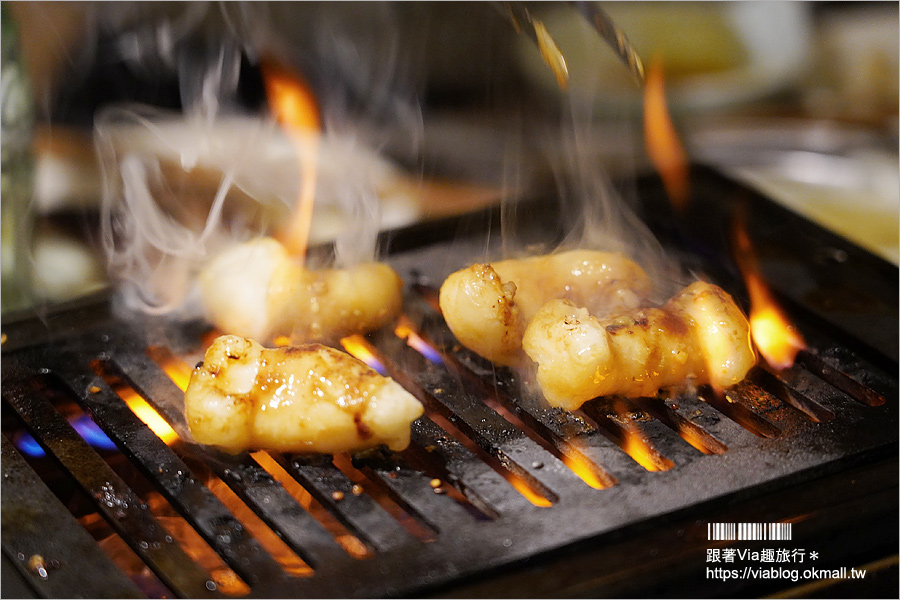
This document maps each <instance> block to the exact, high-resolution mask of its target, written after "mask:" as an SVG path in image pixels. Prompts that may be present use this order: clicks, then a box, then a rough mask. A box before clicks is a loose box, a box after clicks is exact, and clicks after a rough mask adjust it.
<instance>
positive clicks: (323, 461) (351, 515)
mask: <svg viewBox="0 0 900 600" xmlns="http://www.w3.org/2000/svg"><path fill="white" fill-rule="evenodd" d="M282 466H283V467H284V469H285V470H286V471H287V472H288V473H290V474H291V475H292V476H293V477H294V478H295V479H296V480H297V481H298V482H299V483H300V485H302V486H303V487H305V488H306V489H307V490H308V491H309V492H310V494H312V495H313V497H314V498H315V499H316V500H317V501H318V502H319V503H320V504H322V505H323V506H324V507H325V508H327V509H328V510H329V511H330V512H331V513H333V514H334V515H335V516H336V517H337V519H338V520H339V521H340V522H341V523H342V524H343V525H344V526H345V527H347V529H349V530H350V532H351V533H352V534H353V535H355V536H357V537H358V538H360V539H361V540H362V541H363V542H364V543H366V544H367V545H369V546H370V547H372V548H374V549H375V550H376V551H378V552H386V551H388V550H392V549H394V548H398V547H400V546H405V545H407V544H411V543H414V542H415V538H414V537H413V535H412V534H411V533H409V532H408V531H407V530H406V529H404V528H403V526H402V525H400V523H398V522H397V520H396V519H394V517H392V516H391V515H390V513H388V512H387V511H386V510H385V509H384V508H382V507H381V506H380V505H379V504H378V503H377V502H375V500H374V499H372V498H371V497H370V496H368V495H366V494H361V495H354V493H353V485H354V484H353V482H352V481H351V480H350V479H349V478H348V477H347V476H346V475H344V473H343V472H342V471H341V470H340V469H338V468H337V467H336V466H335V465H334V464H333V463H332V461H331V457H330V456H292V457H290V458H289V459H286V460H284V462H283V463H282Z"/></svg>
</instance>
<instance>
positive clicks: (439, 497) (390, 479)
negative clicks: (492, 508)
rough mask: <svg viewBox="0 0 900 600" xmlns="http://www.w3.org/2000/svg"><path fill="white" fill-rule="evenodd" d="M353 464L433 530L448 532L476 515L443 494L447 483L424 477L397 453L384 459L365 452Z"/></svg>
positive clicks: (424, 475)
mask: <svg viewBox="0 0 900 600" xmlns="http://www.w3.org/2000/svg"><path fill="white" fill-rule="evenodd" d="M353 463H354V465H355V466H357V467H358V468H361V469H363V470H364V471H365V472H366V473H368V474H370V476H371V478H372V479H374V480H376V481H379V482H380V483H381V484H382V485H383V486H384V487H385V488H387V489H388V490H390V491H391V492H392V494H393V496H394V498H395V499H396V500H397V501H398V502H399V503H401V505H402V506H403V507H404V508H405V509H406V510H407V512H410V513H411V514H414V515H415V516H416V517H417V518H418V519H419V520H420V521H422V522H424V523H426V524H427V525H428V526H429V527H430V528H431V529H432V530H433V531H434V532H435V533H438V534H443V533H446V532H451V533H452V531H453V528H454V527H458V526H459V524H460V523H467V522H470V521H472V520H474V519H475V518H476V516H475V515H473V514H472V513H470V512H468V511H467V510H466V509H465V508H463V507H462V506H460V505H459V504H457V502H456V501H455V500H454V499H453V498H452V497H451V496H450V495H449V494H447V493H446V490H445V486H446V485H448V484H447V483H445V482H444V481H442V480H440V479H436V478H433V477H428V476H427V475H426V474H425V473H422V472H420V471H418V470H416V469H414V468H412V467H411V466H409V465H408V464H406V462H405V461H403V460H402V459H401V458H399V457H397V456H393V457H391V458H390V459H386V457H384V456H380V455H378V454H377V453H367V454H364V455H362V456H360V457H358V458H354V460H353Z"/></svg>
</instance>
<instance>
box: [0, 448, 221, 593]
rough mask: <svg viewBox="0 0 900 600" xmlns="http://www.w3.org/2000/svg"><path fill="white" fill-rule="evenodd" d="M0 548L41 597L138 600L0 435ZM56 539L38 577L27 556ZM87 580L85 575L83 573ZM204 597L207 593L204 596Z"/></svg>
mask: <svg viewBox="0 0 900 600" xmlns="http://www.w3.org/2000/svg"><path fill="white" fill-rule="evenodd" d="M2 497H3V550H4V552H6V554H7V556H9V557H10V559H11V560H13V562H14V563H15V564H16V565H18V567H19V569H20V571H22V572H23V573H24V574H25V575H26V576H27V577H28V578H29V581H30V582H31V583H32V585H34V586H35V587H36V588H37V589H38V591H39V592H40V593H41V595H43V596H45V597H48V598H67V597H70V596H71V595H72V591H73V590H78V591H79V594H81V595H82V596H83V597H85V598H103V597H107V598H143V597H144V595H143V594H142V593H141V591H140V590H139V589H138V588H137V587H136V586H135V584H134V583H133V582H132V581H131V580H130V579H129V578H127V577H125V576H124V575H123V573H122V571H120V570H119V568H118V567H116V565H115V564H113V562H112V561H111V560H110V559H109V558H108V557H107V556H106V554H105V553H104V552H103V551H102V550H100V548H99V546H98V545H97V544H96V543H95V542H94V539H93V538H92V537H91V536H90V535H88V533H87V532H86V531H85V530H84V528H83V527H82V526H81V525H80V524H79V523H78V522H77V521H76V520H75V518H74V517H72V515H71V514H69V511H68V510H67V509H66V507H65V506H64V505H63V504H62V503H61V502H60V501H59V499H57V497H56V496H54V495H53V494H52V493H51V492H50V490H49V489H48V488H47V486H46V485H45V484H44V482H43V481H42V480H41V479H40V478H39V477H38V475H37V473H35V472H34V470H33V469H32V468H31V467H30V466H29V465H28V463H27V462H26V461H25V460H24V459H23V458H22V456H21V455H20V454H19V453H18V452H17V451H16V449H15V447H14V446H13V444H12V442H10V441H9V440H7V439H6V436H3V495H2ZM49 539H55V540H56V541H57V544H58V545H59V547H60V548H61V549H62V550H63V551H64V554H63V555H59V554H54V556H53V559H52V564H50V565H47V567H46V569H47V573H46V575H45V576H42V575H41V574H40V573H38V572H36V571H35V569H33V568H29V562H30V561H31V560H32V557H35V556H41V555H42V553H46V551H47V540H49ZM86 572H87V573H90V574H91V577H87V578H86V577H84V573H86ZM207 594H208V592H207Z"/></svg>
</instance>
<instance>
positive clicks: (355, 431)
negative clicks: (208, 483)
mask: <svg viewBox="0 0 900 600" xmlns="http://www.w3.org/2000/svg"><path fill="white" fill-rule="evenodd" d="M184 404H185V417H186V418H187V422H188V426H189V427H190V431H191V435H192V436H193V438H194V440H195V441H196V442H198V443H200V444H207V445H212V446H217V447H219V448H222V449H224V450H227V451H230V452H240V451H243V450H257V449H264V450H273V451H277V452H297V453H325V454H329V453H335V452H354V451H359V450H364V449H367V448H372V447H375V446H378V445H380V444H386V445H387V446H388V447H389V448H391V449H392V450H403V449H404V448H406V447H407V445H408V444H409V436H410V423H412V422H413V421H414V420H415V419H417V418H418V417H419V416H421V415H422V412H423V408H422V405H421V404H420V403H419V401H418V400H416V398H415V397H413V396H412V395H411V394H410V393H409V392H407V391H406V390H404V389H403V388H402V387H401V386H400V385H399V384H398V383H397V382H395V381H394V380H393V379H391V378H389V377H383V376H381V375H379V374H378V373H376V372H375V371H374V370H372V369H371V368H369V367H368V366H367V365H366V364H365V363H363V362H361V361H359V360H357V359H356V358H353V357H352V356H350V355H349V354H346V353H344V352H341V351H340V350H336V349H334V348H330V347H327V346H323V345H320V344H311V345H308V346H299V347H298V346H289V347H283V348H275V349H268V348H264V347H263V346H261V345H259V344H258V343H256V342H254V341H252V340H248V339H244V338H241V337H238V336H234V335H224V336H221V337H219V338H218V339H216V340H215V342H213V344H212V346H210V348H209V349H208V350H207V351H206V355H205V357H204V360H203V362H202V363H201V364H199V365H198V366H197V367H196V368H195V369H194V372H193V373H192V375H191V381H190V383H189V385H188V387H187V390H186V391H185V396H184Z"/></svg>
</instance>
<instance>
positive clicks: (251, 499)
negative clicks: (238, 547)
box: [197, 449, 348, 569]
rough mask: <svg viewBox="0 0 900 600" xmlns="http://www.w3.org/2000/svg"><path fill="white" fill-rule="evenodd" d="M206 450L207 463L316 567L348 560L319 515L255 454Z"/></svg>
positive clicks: (255, 511)
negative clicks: (254, 457) (283, 483)
mask: <svg viewBox="0 0 900 600" xmlns="http://www.w3.org/2000/svg"><path fill="white" fill-rule="evenodd" d="M213 452H214V450H212V449H209V450H207V451H206V452H205V453H201V452H197V454H198V455H203V456H205V461H204V462H205V463H206V464H207V465H209V466H210V467H212V468H213V470H214V472H215V473H216V475H217V476H218V477H219V479H221V480H222V481H223V482H225V484H226V485H228V487H229V488H230V489H231V490H232V491H233V492H234V493H235V494H236V495H237V497H238V498H240V499H241V500H242V501H243V502H244V503H245V504H247V506H249V507H250V508H251V509H252V510H253V512H254V513H256V515H257V516H258V517H260V518H261V519H262V520H263V522H265V524H266V525H268V526H269V527H270V528H271V529H272V530H273V531H275V533H276V534H278V537H280V538H281V539H282V540H284V541H285V542H286V543H287V545H288V546H289V547H290V548H291V550H293V551H294V552H296V553H297V555H298V556H299V557H300V558H302V559H303V561H304V562H305V563H306V564H307V565H309V566H310V567H311V568H312V569H316V568H318V567H319V566H320V565H323V564H326V563H330V562H337V561H340V560H345V559H347V558H348V557H347V553H346V552H344V550H343V549H342V548H341V547H340V546H339V545H338V543H337V542H336V541H335V540H334V537H333V536H332V535H331V534H330V533H328V531H327V530H326V529H325V528H324V527H323V526H322V524H321V523H319V522H318V521H317V520H316V519H315V517H313V516H312V515H311V514H310V513H309V512H307V511H306V510H304V509H303V507H302V506H300V504H298V503H297V501H296V500H295V499H294V498H293V497H292V496H291V495H290V494H289V493H288V491H287V490H285V489H284V487H283V486H282V485H281V483H279V482H278V481H277V480H275V478H274V477H272V475H271V474H269V472H268V471H266V470H265V469H264V468H263V467H262V466H260V465H259V463H257V462H256V461H255V460H254V459H253V457H252V456H249V455H247V454H241V455H238V456H233V457H232V456H227V455H223V454H221V453H216V454H215V455H213Z"/></svg>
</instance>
